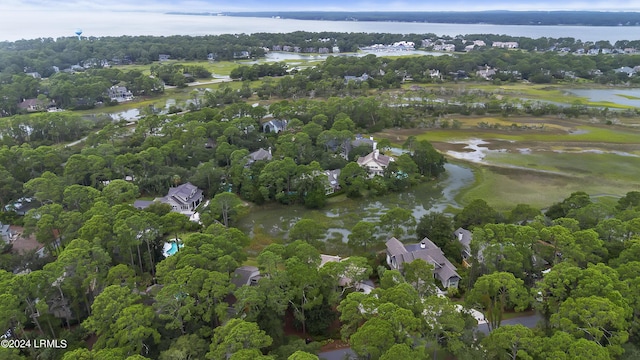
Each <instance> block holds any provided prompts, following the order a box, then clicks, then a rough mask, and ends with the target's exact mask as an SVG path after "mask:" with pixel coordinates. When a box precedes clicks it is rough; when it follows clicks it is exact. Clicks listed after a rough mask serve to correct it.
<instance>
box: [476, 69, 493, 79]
mask: <svg viewBox="0 0 640 360" xmlns="http://www.w3.org/2000/svg"><path fill="white" fill-rule="evenodd" d="M495 74H496V69H492V68H490V67H489V66H485V68H484V69H480V70H478V71H476V76H478V77H481V78H483V79H485V80H491V78H493V76H494V75H495Z"/></svg>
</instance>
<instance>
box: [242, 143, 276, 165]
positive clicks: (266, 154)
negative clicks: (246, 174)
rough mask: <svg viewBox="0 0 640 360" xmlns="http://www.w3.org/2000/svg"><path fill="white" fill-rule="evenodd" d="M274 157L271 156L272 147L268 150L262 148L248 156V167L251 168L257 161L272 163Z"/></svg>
mask: <svg viewBox="0 0 640 360" xmlns="http://www.w3.org/2000/svg"><path fill="white" fill-rule="evenodd" d="M271 159H273V155H271V147H269V149H268V150H265V149H263V148H260V149H258V150H256V151H254V152H252V153H251V154H249V155H247V166H250V165H251V164H253V163H254V162H256V161H271Z"/></svg>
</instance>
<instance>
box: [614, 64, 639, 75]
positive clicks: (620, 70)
mask: <svg viewBox="0 0 640 360" xmlns="http://www.w3.org/2000/svg"><path fill="white" fill-rule="evenodd" d="M614 71H615V72H616V73H625V74H627V76H629V77H631V76H633V74H635V73H636V71H635V70H634V69H633V68H630V67H628V66H623V67H620V68H617V69H615V70H614Z"/></svg>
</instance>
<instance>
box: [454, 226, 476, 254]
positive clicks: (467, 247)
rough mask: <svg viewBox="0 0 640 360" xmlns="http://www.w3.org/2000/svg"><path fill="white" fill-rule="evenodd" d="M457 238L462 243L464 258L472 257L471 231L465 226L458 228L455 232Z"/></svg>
mask: <svg viewBox="0 0 640 360" xmlns="http://www.w3.org/2000/svg"><path fill="white" fill-rule="evenodd" d="M453 236H455V238H456V240H457V241H459V242H460V244H462V259H463V260H467V259H468V258H470V257H471V237H472V234H471V231H469V230H467V229H463V228H458V229H456V231H454V232H453Z"/></svg>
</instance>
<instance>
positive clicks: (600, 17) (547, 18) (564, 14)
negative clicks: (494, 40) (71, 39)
mask: <svg viewBox="0 0 640 360" xmlns="http://www.w3.org/2000/svg"><path fill="white" fill-rule="evenodd" d="M167 14H171V15H199V16H238V17H263V18H281V19H295V20H325V21H326V20H329V21H380V22H409V23H412V22H423V23H446V24H492V25H541V26H542V25H546V26H638V25H640V12H601V11H508V10H500V11H434V12H422V11H415V12H413V11H412V12H408V11H397V12H396V11H393V12H390V11H387V12H385V11H379V12H378V11H376V12H372V11H357V12H355V11H354V12H351V11H260V12H218V13H212V12H195V13H194V12H168V13H167Z"/></svg>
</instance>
